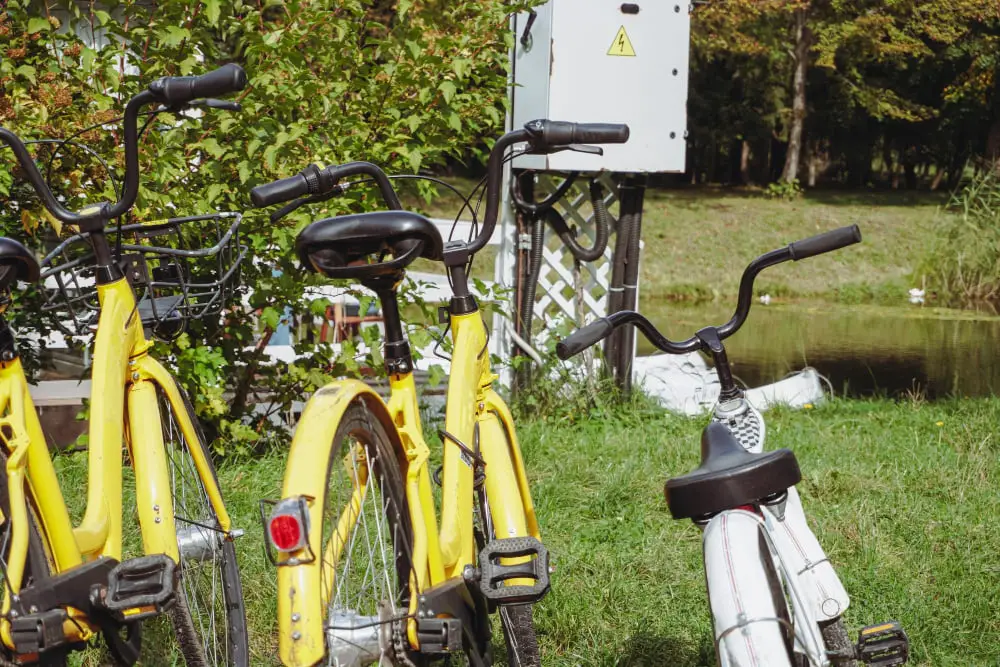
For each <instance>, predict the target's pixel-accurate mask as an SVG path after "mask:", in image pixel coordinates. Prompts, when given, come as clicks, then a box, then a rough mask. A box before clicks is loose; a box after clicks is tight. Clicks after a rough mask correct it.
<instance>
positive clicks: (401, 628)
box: [392, 619, 417, 667]
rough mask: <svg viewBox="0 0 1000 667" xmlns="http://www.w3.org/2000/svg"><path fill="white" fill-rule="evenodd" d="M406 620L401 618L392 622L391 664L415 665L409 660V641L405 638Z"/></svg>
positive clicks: (409, 666) (407, 666) (405, 666)
mask: <svg viewBox="0 0 1000 667" xmlns="http://www.w3.org/2000/svg"><path fill="white" fill-rule="evenodd" d="M407 621H408V619H403V620H401V621H396V622H394V623H393V624H392V651H393V653H394V655H393V664H394V665H400V667H417V665H416V664H414V662H413V661H412V660H410V641H409V640H408V639H407V638H406V623H407Z"/></svg>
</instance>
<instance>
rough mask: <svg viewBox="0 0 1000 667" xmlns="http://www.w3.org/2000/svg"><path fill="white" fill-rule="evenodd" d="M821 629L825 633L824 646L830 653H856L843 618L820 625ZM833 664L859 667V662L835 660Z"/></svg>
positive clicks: (844, 666)
mask: <svg viewBox="0 0 1000 667" xmlns="http://www.w3.org/2000/svg"><path fill="white" fill-rule="evenodd" d="M819 627H820V630H822V631H823V644H824V645H825V646H826V649H827V650H828V651H836V652H837V653H840V654H844V653H848V654H850V653H853V652H854V648H855V646H854V642H852V641H851V637H850V635H848V634H847V628H846V627H844V619H843V618H838V619H837V620H835V621H829V622H827V623H820V625H819ZM833 664H834V665H836V666H837V667H857V665H858V661H857V660H834V661H833Z"/></svg>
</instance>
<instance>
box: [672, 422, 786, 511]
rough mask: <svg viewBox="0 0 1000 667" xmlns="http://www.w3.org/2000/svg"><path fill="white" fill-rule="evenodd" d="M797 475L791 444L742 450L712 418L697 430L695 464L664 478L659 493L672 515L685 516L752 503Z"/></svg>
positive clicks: (777, 490) (782, 489)
mask: <svg viewBox="0 0 1000 667" xmlns="http://www.w3.org/2000/svg"><path fill="white" fill-rule="evenodd" d="M800 479H802V473H801V472H800V471H799V463H798V461H796V460H795V454H794V453H792V451H791V450H789V449H779V450H777V451H774V452H765V453H762V454H754V453H752V452H748V451H746V450H745V449H743V446H742V445H740V443H739V441H738V440H737V439H736V438H735V436H733V434H732V433H731V432H730V431H729V429H728V428H727V427H726V426H725V424H720V423H719V422H712V423H710V424H709V425H708V426H706V427H705V430H704V431H702V434H701V466H699V467H698V468H697V469H696V470H694V471H692V472H690V473H688V474H687V475H682V476H681V477H675V478H673V479H670V480H667V485H666V488H665V489H664V493H665V494H666V496H667V505H668V506H669V507H670V514H671V515H673V517H674V518H675V519H691V518H696V517H702V516H706V515H710V514H715V513H717V512H722V511H723V510H729V509H734V508H736V507H740V506H741V505H749V504H752V503H755V502H757V501H759V500H761V499H763V498H766V497H768V496H772V495H774V494H778V493H781V492H783V491H785V490H787V489H788V488H789V487H792V486H795V485H796V484H798V482H799V480H800Z"/></svg>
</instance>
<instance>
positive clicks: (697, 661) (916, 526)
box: [59, 399, 1000, 667]
mask: <svg viewBox="0 0 1000 667" xmlns="http://www.w3.org/2000/svg"><path fill="white" fill-rule="evenodd" d="M998 418H1000V400H993V399H989V400H963V401H954V402H942V403H920V402H919V401H917V402H903V403H894V402H889V401H834V402H833V403H831V404H828V405H826V406H822V407H819V408H817V409H815V410H811V411H806V412H792V411H787V410H777V411H774V412H771V413H769V414H768V433H769V447H772V448H774V447H790V448H791V449H793V450H794V451H795V453H796V455H797V456H798V458H799V462H800V465H801V467H802V470H803V476H804V479H803V481H802V483H801V484H800V485H799V490H800V492H801V494H802V497H803V502H804V504H805V508H806V513H807V516H808V517H809V518H810V521H811V524H812V526H813V527H814V529H815V532H816V533H817V535H818V537H819V539H820V542H821V543H822V544H823V545H824V546H825V548H826V550H827V553H828V555H829V556H830V558H831V560H832V561H833V563H834V565H835V566H836V567H837V569H838V571H839V573H840V575H841V577H842V578H843V580H844V583H845V584H846V586H847V589H848V591H849V592H850V593H851V596H852V603H851V608H850V610H849V611H848V612H847V615H846V622H847V624H848V626H849V628H850V630H851V632H852V634H854V633H855V632H856V630H857V629H858V628H859V627H860V626H862V625H865V624H868V623H872V622H876V621H881V620H885V619H888V618H896V619H899V620H900V621H902V622H903V624H904V626H905V627H906V629H907V631H908V633H909V635H910V638H911V641H912V648H913V658H914V659H913V662H912V664H916V665H963V666H967V665H996V664H998V663H1000V645H998V642H997V639H996V638H997V637H998V636H1000V621H998V617H997V614H996V609H997V608H998V606H1000V566H998V565H997V561H996V554H997V553H1000V521H998V517H1000V495H998V494H997V488H998V484H1000V457H998V452H1000V446H998V443H997V440H996V436H995V433H996V426H995V425H996V423H997V421H998ZM939 422H940V425H938V424H939ZM702 426H703V421H702V420H691V419H684V418H680V417H675V416H671V415H669V414H667V413H664V412H662V411H660V410H658V409H636V408H631V409H627V410H623V411H618V412H610V413H604V412H601V413H596V414H594V415H593V418H592V419H590V420H579V421H575V422H570V421H562V420H553V421H548V422H546V421H528V422H526V423H524V424H522V425H521V431H520V437H521V440H522V444H523V448H524V453H525V457H526V459H527V463H528V467H529V474H530V476H531V479H532V489H533V494H534V499H535V502H536V504H537V507H538V512H539V518H540V522H541V526H542V531H543V536H544V538H545V542H546V544H547V545H548V547H549V548H550V550H551V552H552V555H553V562H554V564H555V573H554V574H553V589H552V592H551V594H550V595H549V596H548V597H547V598H546V599H545V600H544V601H543V602H542V603H540V604H539V605H538V606H537V608H536V625H537V628H538V632H539V636H540V641H541V646H542V649H543V658H544V664H545V665H547V666H548V665H552V666H556V667H558V666H567V667H568V666H570V665H675V666H679V667H682V666H685V665H689V666H696V665H698V666H701V665H704V666H706V667H707V666H709V665H714V664H715V663H714V658H713V657H712V647H711V639H710V636H711V625H710V620H709V615H708V608H707V604H706V601H705V592H704V583H703V572H702V566H701V560H700V534H699V531H698V529H697V528H696V527H695V526H694V525H692V524H691V523H690V522H676V521H672V520H671V519H670V516H669V513H668V511H667V508H666V505H665V502H664V500H663V493H662V489H663V483H664V481H665V480H666V479H667V478H668V477H670V476H672V475H677V474H682V473H684V472H687V471H688V470H690V469H692V468H693V467H695V466H696V465H697V460H698V437H699V432H700V429H701V427H702ZM59 459H60V462H59V469H60V472H61V474H62V475H63V479H64V487H63V488H64V490H66V491H67V493H68V492H69V490H70V489H73V488H77V489H82V488H83V486H84V485H83V478H82V471H83V468H82V465H81V464H82V460H81V457H80V455H75V456H73V457H59ZM283 463H284V454H283V453H275V454H272V455H269V456H266V457H263V458H259V459H255V460H251V461H243V462H228V463H227V464H223V465H220V477H221V481H222V484H223V488H224V490H225V493H226V498H227V503H228V506H229V508H230V511H231V513H232V514H233V518H234V521H235V525H236V526H238V527H241V528H245V529H246V530H247V535H246V536H245V537H243V538H241V540H240V541H239V542H238V550H239V554H240V558H241V566H242V571H243V586H244V592H245V595H246V601H247V612H248V617H249V622H250V631H251V642H252V648H253V660H252V664H254V665H269V664H275V663H274V656H275V646H276V637H275V609H276V603H275V573H274V569H273V568H272V567H271V566H270V565H269V564H268V563H267V562H266V559H265V558H264V555H263V548H262V542H261V539H262V538H261V530H260V527H259V520H258V512H257V501H258V499H259V498H262V497H272V498H273V497H276V496H277V495H278V493H279V487H280V476H281V471H282V467H283ZM68 495H72V496H73V498H74V499H77V500H78V499H80V498H82V494H80V495H79V496H78V495H77V494H69V493H68ZM74 504H76V505H78V504H79V503H78V502H74ZM85 664H88V665H90V664H94V665H96V664H98V662H97V661H96V660H92V661H90V662H87V663H85Z"/></svg>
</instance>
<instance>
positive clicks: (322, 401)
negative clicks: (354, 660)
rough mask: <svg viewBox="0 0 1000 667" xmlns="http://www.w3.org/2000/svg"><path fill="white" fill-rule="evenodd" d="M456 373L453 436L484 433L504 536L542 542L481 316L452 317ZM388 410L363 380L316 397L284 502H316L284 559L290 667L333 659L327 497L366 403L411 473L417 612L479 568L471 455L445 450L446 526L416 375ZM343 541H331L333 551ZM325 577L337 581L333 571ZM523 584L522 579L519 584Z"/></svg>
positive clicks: (399, 379)
mask: <svg viewBox="0 0 1000 667" xmlns="http://www.w3.org/2000/svg"><path fill="white" fill-rule="evenodd" d="M451 331H452V339H453V341H454V350H453V354H452V362H451V373H450V377H449V381H448V395H447V403H446V413H445V429H446V430H447V431H448V433H450V434H451V435H453V436H455V437H456V438H458V439H459V440H461V441H462V443H463V444H467V445H468V446H470V447H471V445H472V443H473V442H474V438H475V433H476V429H477V427H478V433H479V441H478V442H479V452H480V455H481V456H482V457H483V459H484V460H485V461H486V468H485V470H486V494H487V498H488V501H489V506H490V515H491V517H492V521H493V525H494V529H495V531H496V535H497V537H518V536H531V537H535V538H536V539H540V535H539V531H538V522H537V520H536V518H535V509H534V505H533V504H532V502H531V494H530V492H529V490H528V478H527V474H526V473H525V469H524V462H523V460H522V458H521V451H520V448H519V446H518V443H517V439H516V436H515V434H514V424H513V418H512V417H511V414H510V410H509V409H508V408H507V406H506V405H505V404H504V402H503V399H501V398H500V396H499V395H497V393H496V392H495V391H494V390H493V388H492V385H493V382H494V381H495V380H496V376H495V375H494V374H493V372H492V370H491V368H490V359H489V354H488V352H487V350H486V335H487V333H486V327H485V325H484V324H483V320H482V314H481V313H480V312H478V311H477V312H472V313H468V314H464V315H453V316H452V318H451ZM389 384H390V388H391V395H390V398H389V402H388V404H386V403H383V402H382V399H381V398H380V397H379V396H378V394H376V393H375V392H374V391H373V390H372V389H371V388H369V387H368V385H366V384H365V383H363V382H360V381H358V380H343V381H340V382H334V383H332V384H330V385H328V386H326V387H324V388H323V389H321V390H319V391H318V392H316V393H315V394H314V395H313V396H312V398H310V400H309V402H308V404H307V405H306V408H305V411H304V412H303V413H302V417H301V418H300V420H299V423H298V425H297V426H296V429H295V437H294V438H293V440H292V447H291V451H290V452H289V455H288V464H287V467H286V469H285V478H284V485H283V488H282V497H283V498H291V497H296V496H302V497H305V498H306V499H307V501H308V513H309V535H308V545H309V546H307V547H305V548H303V549H302V550H300V551H296V552H292V553H288V554H279V555H278V557H277V558H278V561H277V562H278V565H279V566H280V567H279V568H278V648H279V655H280V658H281V661H282V663H283V664H285V665H287V666H288V667H309V666H311V665H315V664H316V663H317V662H319V661H320V660H322V659H323V657H324V655H325V653H326V647H325V633H324V628H323V616H324V614H323V605H324V604H326V599H325V595H324V593H323V591H322V590H321V581H323V574H324V573H323V568H324V567H325V568H328V569H329V570H333V569H334V568H335V567H336V565H337V560H338V558H339V555H340V554H339V553H338V552H337V551H338V550H337V549H336V547H335V546H334V547H331V552H332V553H330V554H326V557H321V556H316V557H314V558H312V559H310V557H309V556H310V553H312V554H313V555H317V554H319V551H320V548H321V544H322V542H321V540H322V534H321V533H322V526H323V506H324V503H325V500H326V490H327V489H326V485H327V480H326V475H327V469H326V466H324V465H317V464H316V462H317V461H328V460H329V459H330V456H332V455H333V454H334V452H333V451H332V448H333V447H334V446H338V445H339V443H335V442H334V435H335V433H336V431H337V426H338V425H339V423H340V420H341V418H342V417H343V415H344V412H345V411H346V410H347V409H348V407H349V406H350V405H351V404H353V403H355V402H363V403H364V404H365V405H366V406H367V407H368V409H369V411H370V412H371V414H372V415H373V416H374V417H375V418H376V419H378V420H379V422H380V423H381V424H382V426H383V427H384V428H385V431H386V433H387V434H388V435H389V438H390V439H391V440H392V443H393V446H394V447H395V449H396V452H397V456H398V457H399V462H400V467H401V470H402V471H403V472H404V473H405V476H404V479H405V485H406V498H407V502H408V505H409V509H410V522H411V524H412V528H413V553H412V572H413V575H412V578H411V581H410V609H409V612H410V613H411V614H414V615H415V613H416V606H417V600H418V597H419V594H420V593H421V592H422V591H424V590H427V589H428V588H430V587H431V586H434V585H437V584H440V583H442V582H444V581H446V580H448V579H450V578H453V577H460V576H461V575H462V570H463V569H464V568H465V566H466V565H470V564H474V563H475V536H474V534H473V521H472V517H473V507H474V502H475V493H474V489H473V482H474V471H473V468H472V462H471V461H469V460H468V458H467V455H465V454H464V452H463V451H462V450H461V449H460V448H459V447H458V446H456V445H455V444H454V443H451V442H449V441H447V440H445V442H444V443H443V446H444V461H443V465H444V470H443V475H442V481H441V487H442V493H441V497H442V501H441V525H440V530H439V529H438V523H437V516H436V512H435V506H434V497H433V494H432V491H431V478H430V471H429V468H428V465H427V463H428V459H429V457H430V449H429V448H428V446H427V443H426V442H425V441H424V437H423V432H422V429H421V425H420V411H419V408H418V402H417V390H416V385H415V383H414V380H413V375H412V373H403V374H399V375H392V376H390V378H389ZM358 486H363V485H356V492H355V499H354V501H352V503H351V504H350V505H349V506H348V508H346V509H345V511H344V513H343V514H342V515H341V517H340V522H339V524H340V525H339V526H338V530H339V531H340V532H345V531H344V530H343V528H346V527H348V526H349V525H350V524H351V523H353V522H354V521H355V520H356V512H357V504H358V503H359V502H360V497H359V495H360V494H361V493H363V489H360V488H357V487H358ZM335 542H337V540H333V539H331V540H330V544H331V545H333V544H334V543H335ZM326 574H327V577H326V580H327V581H332V579H333V572H332V571H328V572H327V573H326ZM514 583H516V582H514ZM408 636H409V641H410V645H411V646H413V647H414V648H418V647H419V644H418V641H417V636H416V622H415V621H413V620H411V621H410V623H409V626H408Z"/></svg>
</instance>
